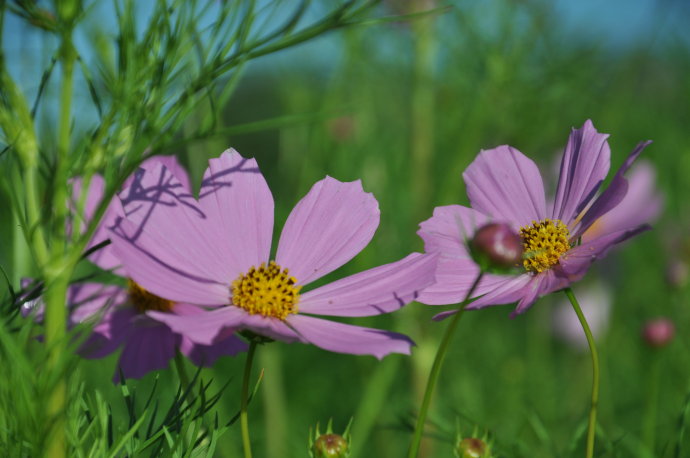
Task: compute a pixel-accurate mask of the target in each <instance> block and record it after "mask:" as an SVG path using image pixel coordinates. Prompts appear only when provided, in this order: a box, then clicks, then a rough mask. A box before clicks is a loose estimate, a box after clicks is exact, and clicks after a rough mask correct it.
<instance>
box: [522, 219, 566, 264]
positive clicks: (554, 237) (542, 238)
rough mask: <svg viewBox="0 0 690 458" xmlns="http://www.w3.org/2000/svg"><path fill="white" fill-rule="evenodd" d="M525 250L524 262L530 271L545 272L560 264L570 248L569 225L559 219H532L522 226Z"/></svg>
mask: <svg viewBox="0 0 690 458" xmlns="http://www.w3.org/2000/svg"><path fill="white" fill-rule="evenodd" d="M520 237H522V246H523V248H524V250H525V254H524V260H523V262H522V264H523V265H524V266H525V269H526V270H527V271H528V272H543V271H545V270H547V269H550V268H551V267H553V266H554V265H556V264H558V260H559V259H560V257H561V255H562V254H563V253H565V252H566V251H568V250H569V249H570V243H568V239H569V237H570V233H569V232H568V226H566V225H565V224H563V222H562V221H561V220H559V219H556V220H550V219H548V218H547V219H544V220H542V221H532V225H531V226H525V227H523V228H520Z"/></svg>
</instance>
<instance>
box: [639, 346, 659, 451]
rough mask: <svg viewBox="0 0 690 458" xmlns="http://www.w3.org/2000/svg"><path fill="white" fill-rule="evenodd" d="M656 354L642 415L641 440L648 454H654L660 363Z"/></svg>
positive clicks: (653, 356)
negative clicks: (645, 410)
mask: <svg viewBox="0 0 690 458" xmlns="http://www.w3.org/2000/svg"><path fill="white" fill-rule="evenodd" d="M659 356H660V355H658V354H654V355H652V362H651V368H650V370H649V382H648V391H647V396H648V398H647V412H646V413H645V416H644V426H643V428H642V440H643V442H644V444H645V445H646V446H647V449H648V450H649V456H653V455H654V436H655V433H656V411H657V400H658V398H659V377H660V375H661V365H660V362H659Z"/></svg>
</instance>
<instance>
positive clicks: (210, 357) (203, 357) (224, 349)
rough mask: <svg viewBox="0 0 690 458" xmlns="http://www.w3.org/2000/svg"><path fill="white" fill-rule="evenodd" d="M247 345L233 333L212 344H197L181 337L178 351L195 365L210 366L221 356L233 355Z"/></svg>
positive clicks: (244, 349) (244, 348)
mask: <svg viewBox="0 0 690 458" xmlns="http://www.w3.org/2000/svg"><path fill="white" fill-rule="evenodd" d="M248 348H249V346H248V345H247V343H246V342H245V341H243V340H242V339H240V338H239V337H237V336H235V335H231V336H230V337H227V338H225V339H223V340H220V341H219V342H218V343H215V344H213V345H199V344H196V343H194V342H193V341H191V340H190V339H188V338H187V337H182V341H181V342H180V352H181V353H182V354H184V355H185V356H186V357H187V358H189V359H190V360H191V361H192V362H193V363H194V364H195V365H197V366H205V367H210V366H213V364H214V363H215V362H216V360H217V359H218V358H220V357H221V356H235V355H236V354H237V353H240V352H243V351H247V349H248Z"/></svg>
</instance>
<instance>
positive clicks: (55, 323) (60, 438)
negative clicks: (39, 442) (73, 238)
mask: <svg viewBox="0 0 690 458" xmlns="http://www.w3.org/2000/svg"><path fill="white" fill-rule="evenodd" d="M46 284H47V285H48V288H47V291H46V294H45V302H46V317H45V321H46V344H47V346H48V351H49V352H50V353H49V356H48V367H49V370H51V371H54V372H58V373H59V374H60V375H59V376H58V377H56V382H55V385H54V386H53V387H52V388H51V391H50V393H49V395H48V396H49V397H48V402H47V405H46V410H47V416H46V418H47V421H48V425H50V426H49V429H48V433H47V442H46V444H47V446H46V450H45V454H44V456H46V457H56V458H61V457H64V456H65V453H66V447H67V443H66V437H65V427H66V421H65V406H66V405H67V382H66V380H65V374H64V372H63V369H62V355H63V353H64V352H65V349H66V339H65V335H66V321H67V307H66V306H65V298H66V297H67V288H68V287H69V275H68V274H65V273H64V272H63V273H62V274H58V275H57V276H56V277H53V278H52V279H46Z"/></svg>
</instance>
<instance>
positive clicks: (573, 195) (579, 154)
mask: <svg viewBox="0 0 690 458" xmlns="http://www.w3.org/2000/svg"><path fill="white" fill-rule="evenodd" d="M608 137H609V136H608V134H600V133H599V132H597V130H596V129H595V128H594V125H593V124H592V121H590V120H587V121H586V122H585V124H584V125H583V126H582V128H580V129H573V131H572V132H571V134H570V137H569V138H568V144H567V145H566V147H565V152H564V153H563V160H562V162H561V173H560V177H559V179H558V189H557V191H556V201H555V202H554V205H553V218H554V219H560V220H561V221H563V223H565V224H566V225H570V223H571V222H572V221H574V220H575V218H576V217H577V216H578V215H579V214H580V213H581V212H582V210H584V209H585V207H586V206H587V204H588V203H589V202H591V200H592V199H593V198H594V194H596V192H597V191H598V190H599V187H600V186H601V183H602V181H604V178H606V174H607V173H609V168H610V167H611V149H610V148H609V144H608V142H607V141H606V139H607V138H608Z"/></svg>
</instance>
